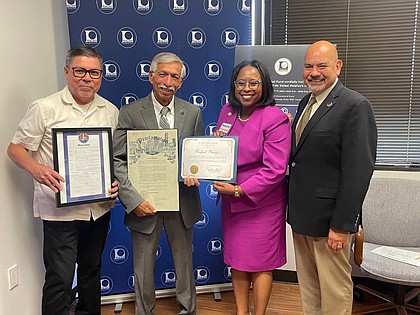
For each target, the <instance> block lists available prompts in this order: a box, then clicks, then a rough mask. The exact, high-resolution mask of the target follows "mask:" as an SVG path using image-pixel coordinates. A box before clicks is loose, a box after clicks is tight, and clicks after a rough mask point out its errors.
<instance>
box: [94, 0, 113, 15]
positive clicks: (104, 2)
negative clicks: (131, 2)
mask: <svg viewBox="0 0 420 315" xmlns="http://www.w3.org/2000/svg"><path fill="white" fill-rule="evenodd" d="M96 7H97V8H98V10H99V11H100V12H101V13H103V14H111V13H114V11H115V10H116V9H117V0H96Z"/></svg>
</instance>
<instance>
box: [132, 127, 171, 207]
mask: <svg viewBox="0 0 420 315" xmlns="http://www.w3.org/2000/svg"><path fill="white" fill-rule="evenodd" d="M127 160H128V166H127V169H128V178H129V179H130V182H131V184H132V185H133V186H134V188H136V190H137V191H138V192H139V193H140V195H141V196H142V197H143V198H144V199H147V200H148V201H149V202H150V203H151V204H152V205H153V206H154V207H155V208H156V211H179V183H178V129H156V130H150V129H146V130H128V131H127Z"/></svg>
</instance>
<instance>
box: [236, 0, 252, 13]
mask: <svg viewBox="0 0 420 315" xmlns="http://www.w3.org/2000/svg"><path fill="white" fill-rule="evenodd" d="M237 6H238V11H239V13H241V14H242V15H245V16H249V15H250V14H251V0H238V5H237Z"/></svg>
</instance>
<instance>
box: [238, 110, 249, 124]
mask: <svg viewBox="0 0 420 315" xmlns="http://www.w3.org/2000/svg"><path fill="white" fill-rule="evenodd" d="M249 117H251V116H249ZM249 117H248V118H246V119H242V118H241V111H240V110H238V119H239V120H240V121H242V122H246V121H248V120H249Z"/></svg>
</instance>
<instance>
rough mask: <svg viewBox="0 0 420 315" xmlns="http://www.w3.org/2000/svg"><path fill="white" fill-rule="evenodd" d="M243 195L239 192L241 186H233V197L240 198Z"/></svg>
mask: <svg viewBox="0 0 420 315" xmlns="http://www.w3.org/2000/svg"><path fill="white" fill-rule="evenodd" d="M240 196H241V193H240V192H239V186H238V185H235V186H233V197H235V198H239V197H240Z"/></svg>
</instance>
